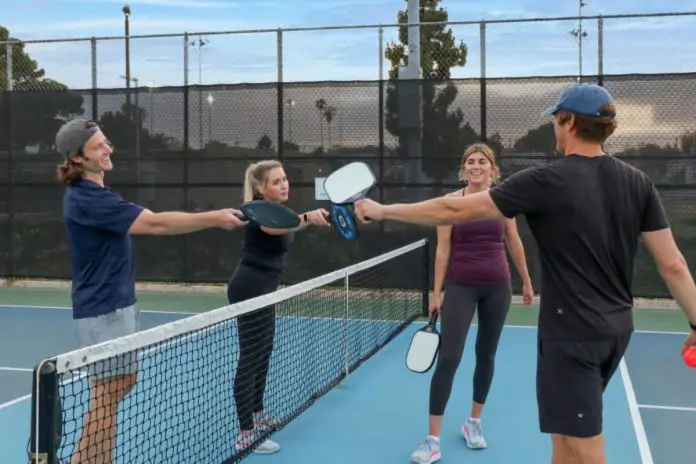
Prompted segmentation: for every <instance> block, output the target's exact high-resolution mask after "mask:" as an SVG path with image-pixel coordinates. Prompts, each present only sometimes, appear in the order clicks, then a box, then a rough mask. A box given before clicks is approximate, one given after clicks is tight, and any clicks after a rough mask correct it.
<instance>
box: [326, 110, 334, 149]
mask: <svg viewBox="0 0 696 464" xmlns="http://www.w3.org/2000/svg"><path fill="white" fill-rule="evenodd" d="M335 115H336V108H335V107H333V106H327V107H326V108H325V109H324V117H325V118H326V122H327V124H328V125H329V126H328V128H329V129H328V130H329V150H331V146H332V145H331V121H333V118H334V116H335Z"/></svg>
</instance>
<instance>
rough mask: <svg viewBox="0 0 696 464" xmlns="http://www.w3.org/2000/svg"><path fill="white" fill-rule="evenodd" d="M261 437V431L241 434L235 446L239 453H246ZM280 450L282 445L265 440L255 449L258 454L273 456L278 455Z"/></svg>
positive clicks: (255, 430)
mask: <svg viewBox="0 0 696 464" xmlns="http://www.w3.org/2000/svg"><path fill="white" fill-rule="evenodd" d="M258 436H259V431H258V430H257V429H254V430H252V431H246V432H241V433H240V434H239V436H238V437H237V439H236V440H235V443H234V446H235V448H236V449H237V451H244V450H245V449H247V448H248V447H249V446H251V444H252V443H253V442H254V440H256V439H257V438H258ZM278 450H280V445H279V444H278V443H276V442H274V441H273V440H268V439H266V440H264V441H263V442H262V443H261V444H260V445H258V446H257V447H256V448H255V449H254V451H253V452H254V453H256V454H271V453H276V452H278Z"/></svg>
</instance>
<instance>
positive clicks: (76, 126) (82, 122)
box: [56, 119, 101, 159]
mask: <svg viewBox="0 0 696 464" xmlns="http://www.w3.org/2000/svg"><path fill="white" fill-rule="evenodd" d="M100 131H101V129H100V128H99V126H98V125H97V123H96V122H94V121H92V120H90V119H73V120H72V121H68V122H66V123H65V124H63V125H62V126H61V128H60V129H59V130H58V133H57V134H56V150H58V153H60V154H61V156H63V158H65V159H67V158H68V156H71V155H76V154H77V153H79V151H80V150H81V149H82V147H83V146H84V145H85V143H87V141H88V140H89V139H91V138H92V136H93V135H94V134H96V133H97V132H100Z"/></svg>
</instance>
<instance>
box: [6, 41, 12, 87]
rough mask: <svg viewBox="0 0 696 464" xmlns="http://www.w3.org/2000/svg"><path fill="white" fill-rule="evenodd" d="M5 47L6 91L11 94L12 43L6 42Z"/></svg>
mask: <svg viewBox="0 0 696 464" xmlns="http://www.w3.org/2000/svg"><path fill="white" fill-rule="evenodd" d="M5 46H6V47H7V69H6V70H5V72H6V73H7V90H9V91H10V92H12V90H13V88H14V87H13V85H12V68H13V65H12V41H11V40H8V41H7V43H6V44H5Z"/></svg>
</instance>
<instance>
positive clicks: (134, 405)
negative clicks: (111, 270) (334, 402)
mask: <svg viewBox="0 0 696 464" xmlns="http://www.w3.org/2000/svg"><path fill="white" fill-rule="evenodd" d="M428 256H429V253H428V242H427V241H426V240H421V241H418V242H414V243H412V244H409V245H407V246H404V247H401V248H398V249H396V250H393V251H391V252H388V253H385V254H383V255H380V256H377V257H375V258H372V259H369V260H366V261H362V262H359V263H357V264H355V265H352V266H349V267H347V268H344V269H340V270H337V271H335V272H332V273H329V274H325V275H323V276H320V277H317V278H314V279H311V280H309V281H306V282H302V283H299V284H297V285H293V286H289V287H285V288H282V289H280V290H278V291H276V292H274V293H270V294H267V295H263V296H260V297H257V298H253V299H250V300H247V301H243V302H240V303H236V304H232V305H229V306H225V307H222V308H219V309H215V310H212V311H208V312H204V313H200V314H196V315H193V316H189V317H186V318H182V319H179V320H176V321H174V322H170V323H167V324H164V325H161V326H158V327H155V328H152V329H148V330H144V331H141V332H138V333H136V334H133V335H129V336H127V337H123V338H120V339H115V340H112V341H109V342H105V343H101V344H99V345H94V346H90V347H85V348H81V349H78V350H75V351H72V352H69V353H66V354H62V355H59V356H55V357H52V358H50V359H45V360H43V361H42V362H41V363H39V364H38V365H37V366H36V367H35V369H34V378H33V386H32V408H31V409H32V411H31V414H32V417H31V433H30V439H29V460H30V462H32V463H35V464H62V463H68V462H71V459H75V458H74V455H75V454H76V453H77V452H78V451H79V453H80V457H81V458H82V460H83V461H82V462H113V463H129V464H139V463H162V462H172V463H174V462H176V463H178V464H187V463H192V464H193V463H203V462H205V463H236V462H240V461H242V460H243V459H244V458H245V457H246V456H248V455H249V453H250V452H251V451H252V450H253V449H255V448H257V447H258V446H259V445H260V444H261V443H262V442H263V441H264V440H265V439H266V438H268V437H270V436H271V435H273V434H274V433H275V432H276V431H278V430H280V429H282V428H283V427H284V426H286V425H287V424H288V423H289V422H290V421H292V420H293V419H294V418H296V417H297V416H298V415H300V414H301V413H302V412H303V411H305V410H306V409H307V408H308V407H310V406H311V405H312V404H313V403H314V402H315V401H317V400H318V399H319V398H321V397H322V396H323V395H325V394H326V393H328V392H329V391H330V390H331V389H333V388H334V387H335V386H337V385H338V384H339V383H341V382H342V381H343V380H344V379H346V378H347V377H348V375H349V374H350V373H351V372H352V371H354V370H355V369H356V368H358V367H359V366H360V365H361V364H362V363H363V362H365V361H366V360H367V359H369V358H370V357H372V356H373V355H374V354H375V353H377V352H378V351H379V350H380V349H381V348H383V347H384V346H385V345H386V344H388V343H389V342H390V341H391V340H392V339H393V338H394V337H396V336H397V335H398V334H399V333H401V332H402V331H403V330H404V329H405V328H406V327H407V326H408V325H409V324H410V323H411V322H413V321H414V320H415V319H417V318H418V317H420V316H421V315H423V314H425V311H427V300H428V275H429V266H428ZM264 366H267V370H264ZM108 376H111V377H108ZM105 379H106V380H105ZM264 379H266V382H265V383H264V381H263V380H264ZM107 380H110V383H104V382H106V381H107ZM100 382H101V383H100ZM124 385H131V386H132V389H130V390H129V391H126V390H125V386H124ZM109 389H111V390H109ZM99 392H102V394H100V393H99ZM109 399H111V401H109ZM117 399H118V402H117V403H116V401H117ZM113 404H117V408H116V407H115V406H113ZM90 406H91V407H92V408H93V409H92V411H91V412H90V413H89V414H86V413H87V412H88V411H89V410H90ZM86 415H87V416H89V417H90V418H91V419H92V420H91V421H89V422H88V421H87V419H86ZM242 423H244V424H248V423H251V424H252V425H251V427H250V426H249V425H240V424H242ZM110 424H115V435H114V436H115V443H114V444H113V445H109V441H108V440H105V439H104V437H108V436H110V435H109V428H108V426H109V425H110ZM242 427H243V428H244V429H245V430H246V429H248V428H252V429H253V431H252V432H250V433H249V432H247V433H241V432H240V429H241V428H242ZM109 450H111V451H109ZM281 452H282V451H281ZM93 456H101V457H102V458H103V457H106V459H104V460H100V459H97V460H94V461H93V460H92V459H94V458H93Z"/></svg>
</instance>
